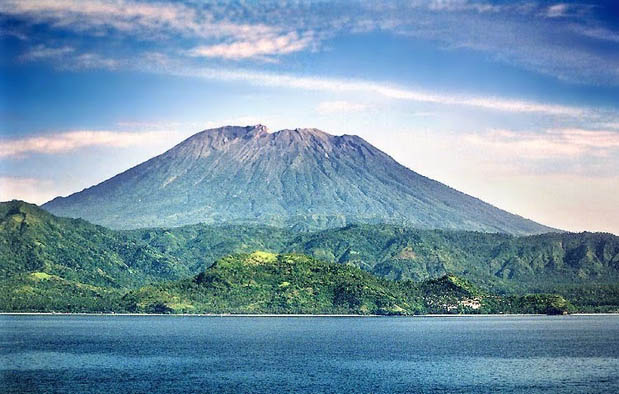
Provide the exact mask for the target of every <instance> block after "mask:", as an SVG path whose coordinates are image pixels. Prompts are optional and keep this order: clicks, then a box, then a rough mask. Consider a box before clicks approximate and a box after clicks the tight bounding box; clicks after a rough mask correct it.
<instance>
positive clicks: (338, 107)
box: [316, 100, 368, 114]
mask: <svg viewBox="0 0 619 394" xmlns="http://www.w3.org/2000/svg"><path fill="white" fill-rule="evenodd" d="M367 108H368V106H367V105H366V104H361V103H353V102H350V101H344V100H337V101H323V102H321V103H319V104H318V106H316V111H317V112H319V113H322V114H332V113H341V112H357V111H363V110H365V109H367Z"/></svg>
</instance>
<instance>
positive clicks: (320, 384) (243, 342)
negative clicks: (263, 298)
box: [0, 316, 619, 393]
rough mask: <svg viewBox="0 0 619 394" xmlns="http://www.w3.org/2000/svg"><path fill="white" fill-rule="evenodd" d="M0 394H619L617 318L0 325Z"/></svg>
mask: <svg viewBox="0 0 619 394" xmlns="http://www.w3.org/2000/svg"><path fill="white" fill-rule="evenodd" d="M0 389H1V391H2V392H9V393H22V392H57V393H60V392H62V393H66V392H80V393H140V392H142V393H145V392H219V393H221V392H271V393H280V392H306V393H316V392H345V393H356V392H364V393H379V392H385V393H386V392H420V393H433V392H456V393H460V392H462V393H464V392H467V393H468V392H473V393H495V392H504V393H582V392H587V393H612V392H615V393H617V392H619V317H615V316H567V317H460V318H283V317H278V318H264V317H263V318H249V317H247V318H245V317H174V316H148V317H147V316H0Z"/></svg>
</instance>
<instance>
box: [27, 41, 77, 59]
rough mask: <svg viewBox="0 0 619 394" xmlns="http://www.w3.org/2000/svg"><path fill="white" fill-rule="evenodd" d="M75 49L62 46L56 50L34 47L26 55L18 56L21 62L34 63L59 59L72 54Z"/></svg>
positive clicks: (40, 46) (41, 45)
mask: <svg viewBox="0 0 619 394" xmlns="http://www.w3.org/2000/svg"><path fill="white" fill-rule="evenodd" d="M74 51H75V48H72V47H69V46H63V47H58V48H52V47H48V46H46V45H43V44H39V45H36V46H35V47H34V48H31V49H30V50H28V51H27V52H26V53H24V54H23V55H21V56H20V60H22V61H36V60H42V59H50V58H60V57H63V56H64V55H67V54H69V53H73V52H74Z"/></svg>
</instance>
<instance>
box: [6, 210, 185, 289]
mask: <svg viewBox="0 0 619 394" xmlns="http://www.w3.org/2000/svg"><path fill="white" fill-rule="evenodd" d="M33 272H42V273H46V274H50V275H55V276H58V277H60V278H63V279H65V280H69V281H72V282H76V283H84V284H89V285H93V286H103V287H110V288H124V287H137V286H140V285H143V284H145V283H150V282H153V281H160V280H167V279H178V278H183V277H187V276H189V275H190V274H191V272H190V270H189V269H188V268H187V267H186V266H185V265H184V264H183V263H181V262H180V261H179V260H177V259H176V258H175V257H174V256H170V255H167V254H164V253H162V252H160V251H159V250H158V249H157V248H155V247H151V246H149V245H148V244H146V243H144V242H139V241H137V240H136V239H135V238H134V237H131V236H127V234H123V233H120V232H116V231H112V230H108V229H107V228H105V227H101V226H97V225H93V224H90V223H88V222H86V221H84V220H80V219H68V218H59V217H56V216H53V215H51V214H49V213H47V212H46V211H44V210H42V209H40V208H39V207H37V206H36V205H32V204H27V203H24V202H21V201H11V202H6V203H1V204H0V280H7V279H9V278H12V277H15V276H16V275H20V274H28V273H33Z"/></svg>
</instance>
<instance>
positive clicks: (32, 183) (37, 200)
mask: <svg viewBox="0 0 619 394" xmlns="http://www.w3.org/2000/svg"><path fill="white" fill-rule="evenodd" d="M58 194H59V193H58V190H56V189H55V188H54V184H53V182H51V181H49V180H44V179H37V178H26V177H12V176H0V201H8V200H23V201H27V202H29V203H34V204H42V203H44V202H46V201H49V200H50V199H51V198H53V197H55V196H57V195H58Z"/></svg>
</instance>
